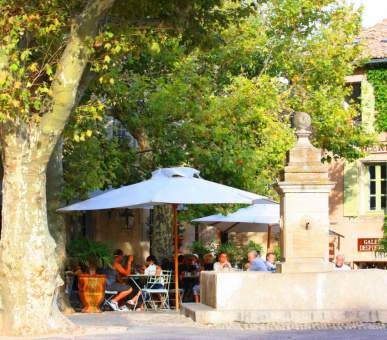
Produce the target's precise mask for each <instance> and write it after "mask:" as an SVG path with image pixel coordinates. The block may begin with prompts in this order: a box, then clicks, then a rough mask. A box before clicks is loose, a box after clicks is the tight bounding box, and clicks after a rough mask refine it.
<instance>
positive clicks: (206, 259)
mask: <svg viewBox="0 0 387 340" xmlns="http://www.w3.org/2000/svg"><path fill="white" fill-rule="evenodd" d="M203 270H204V271H209V270H214V255H212V254H211V253H210V254H205V255H204V256H203V265H202V271H203Z"/></svg>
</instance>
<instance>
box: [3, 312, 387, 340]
mask: <svg viewBox="0 0 387 340" xmlns="http://www.w3.org/2000/svg"><path fill="white" fill-rule="evenodd" d="M68 318H69V319H70V320H71V321H72V322H73V323H74V324H75V325H77V326H79V327H78V328H77V329H76V330H74V331H72V332H71V333H67V334H57V335H55V336H53V335H50V336H46V337H42V336H40V337H36V338H34V339H46V340H62V339H63V340H65V339H76V340H94V339H111V340H115V339H117V340H118V339H133V338H135V339H136V340H138V339H158V340H161V339H184V340H188V339H189V340H195V339H198V340H205V339H211V340H213V339H225V338H226V339H265V340H274V339H275V340H277V339H328V338H329V339H330V340H331V339H340V340H341V339H348V340H357V339H367V340H369V339H376V338H377V339H383V338H387V330H386V329H387V324H385V323H361V322H354V323H319V322H315V323H310V324H306V323H301V324H298V323H257V324H247V323H243V322H231V323H225V324H208V325H202V324H197V323H195V322H193V321H192V320H191V319H189V318H186V317H184V316H182V315H180V314H179V313H178V312H175V311H171V312H122V313H117V312H104V313H101V314H80V313H77V314H73V315H69V316H68ZM0 339H7V338H6V337H2V336H0ZM12 339H13V340H15V339H17V338H12ZM20 339H22V338H20ZM24 339H26V338H23V340H24ZM31 339H32V338H31Z"/></svg>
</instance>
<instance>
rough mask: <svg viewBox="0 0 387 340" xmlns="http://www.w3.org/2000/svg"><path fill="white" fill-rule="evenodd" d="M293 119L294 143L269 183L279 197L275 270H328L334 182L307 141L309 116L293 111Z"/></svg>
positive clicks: (280, 271)
mask: <svg viewBox="0 0 387 340" xmlns="http://www.w3.org/2000/svg"><path fill="white" fill-rule="evenodd" d="M294 122H295V126H296V128H297V132H296V134H297V138H298V140H297V144H296V146H295V147H294V148H292V149H291V150H289V151H288V152H287V153H286V162H287V165H286V166H285V168H284V169H282V170H281V171H280V182H278V183H275V184H273V185H272V186H273V188H274V189H275V190H276V191H277V192H278V194H279V195H280V198H281V202H280V215H281V221H280V228H281V234H280V247H281V262H280V263H277V270H276V271H277V273H299V272H326V271H331V270H333V266H334V265H333V263H330V262H329V247H328V243H329V225H330V221H329V204H328V196H329V192H330V191H331V190H332V189H333V187H334V186H335V182H330V181H328V172H327V168H326V166H325V165H324V164H322V163H321V150H320V149H317V148H315V147H314V146H313V145H312V144H311V143H310V141H309V135H310V134H311V132H309V131H307V128H308V127H309V126H310V123H311V119H310V116H309V115H308V114H306V113H304V112H300V113H296V115H295V117H294Z"/></svg>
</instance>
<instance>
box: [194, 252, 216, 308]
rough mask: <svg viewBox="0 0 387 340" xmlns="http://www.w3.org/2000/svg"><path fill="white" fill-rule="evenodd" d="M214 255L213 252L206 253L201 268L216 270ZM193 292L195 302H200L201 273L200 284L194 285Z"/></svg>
mask: <svg viewBox="0 0 387 340" xmlns="http://www.w3.org/2000/svg"><path fill="white" fill-rule="evenodd" d="M213 262H214V255H212V254H205V255H204V256H203V265H202V268H201V270H202V271H210V270H214V264H213ZM193 294H194V298H195V302H196V303H199V295H200V275H199V278H198V284H197V285H195V286H194V287H193Z"/></svg>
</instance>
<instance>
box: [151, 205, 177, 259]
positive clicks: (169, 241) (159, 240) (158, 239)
mask: <svg viewBox="0 0 387 340" xmlns="http://www.w3.org/2000/svg"><path fill="white" fill-rule="evenodd" d="M172 246H173V209H172V206H171V205H170V204H165V205H156V206H154V215H153V232H152V253H153V255H154V256H156V258H157V259H158V260H159V261H161V260H162V259H163V258H165V257H170V256H171V254H172V253H173V251H172Z"/></svg>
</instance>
